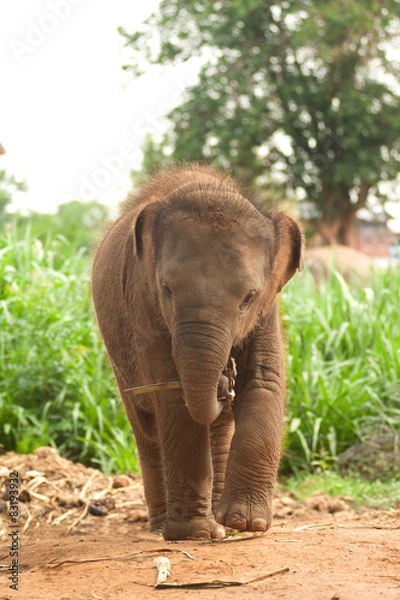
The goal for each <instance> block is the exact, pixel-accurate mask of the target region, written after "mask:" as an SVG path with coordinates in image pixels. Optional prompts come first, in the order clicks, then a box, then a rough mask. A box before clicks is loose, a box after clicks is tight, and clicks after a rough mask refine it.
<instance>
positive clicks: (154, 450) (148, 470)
mask: <svg viewBox="0 0 400 600" xmlns="http://www.w3.org/2000/svg"><path fill="white" fill-rule="evenodd" d="M121 396H122V398H123V401H124V404H125V410H126V413H127V415H128V418H129V421H130V423H131V427H132V430H133V433H134V436H135V440H136V448H137V451H138V455H139V461H140V468H141V473H142V477H143V487H144V495H145V498H146V502H147V505H148V508H149V527H150V531H161V529H162V526H163V523H164V521H165V518H166V515H167V495H166V489H165V483H164V469H163V461H162V455H161V448H160V443H159V440H158V434H157V426H156V421H155V415H154V414H152V413H149V412H145V411H143V410H142V409H141V408H140V407H139V406H137V405H136V406H135V405H134V404H133V402H132V398H131V397H130V396H129V393H126V392H122V393H121Z"/></svg>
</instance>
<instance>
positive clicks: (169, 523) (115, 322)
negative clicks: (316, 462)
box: [92, 165, 302, 539]
mask: <svg viewBox="0 0 400 600" xmlns="http://www.w3.org/2000/svg"><path fill="white" fill-rule="evenodd" d="M301 268H302V237H301V233H300V231H299V228H298V226H297V224H296V223H295V222H294V221H293V220H292V219H290V218H289V217H287V216H286V215H284V214H283V213H280V212H271V213H270V214H269V215H267V216H263V215H262V214H261V213H260V212H258V211H257V210H256V209H255V208H254V206H253V205H252V204H251V203H250V202H249V201H248V200H247V199H246V198H245V197H244V196H243V194H242V193H241V192H240V190H239V189H238V188H237V187H236V186H235V184H234V183H233V182H232V181H231V180H229V179H227V178H226V177H225V176H223V175H221V174H220V173H218V172H217V171H214V170H211V169H209V168H206V167H200V166H197V165H192V166H188V167H184V168H175V169H173V170H171V171H170V172H168V173H166V174H164V175H163V176H161V177H159V178H158V179H156V180H154V181H153V183H152V184H150V186H148V187H147V188H146V189H145V190H144V191H142V192H139V194H138V195H137V196H136V197H134V198H132V199H131V202H130V204H129V205H128V207H127V208H126V210H125V212H124V213H123V215H122V217H120V219H119V220H118V221H117V222H116V223H115V224H114V225H113V226H112V227H111V228H110V230H109V231H108V233H107V235H106V236H105V238H104V240H103V242H102V243H101V245H100V246H99V248H98V251H97V254H96V257H95V261H94V266H93V280H92V289H93V299H94V303H95V308H96V313H97V318H98V323H99V327H100V330H101V333H102V336H103V339H104V342H105V344H106V347H107V351H108V353H109V356H110V359H111V363H112V366H113V368H114V372H115V376H116V378H117V381H118V385H119V389H120V393H121V396H122V398H123V401H124V404H125V408H126V412H127V415H128V417H129V420H130V422H131V425H132V429H133V432H134V435H135V438H136V443H137V448H138V452H139V458H140V463H141V469H142V473H143V480H144V487H145V495H146V501H147V503H148V506H149V514H150V528H151V530H155V529H162V532H163V535H164V537H165V539H186V538H205V539H209V538H222V537H224V535H225V528H224V526H226V527H231V528H235V529H239V530H250V531H265V530H266V529H267V528H268V527H269V526H270V524H271V503H272V495H273V489H274V483H275V479H276V473H277V468H278V464H279V460H280V453H281V440H282V422H283V412H284V396H285V372H284V356H283V343H282V335H281V330H280V324H279V315H278V305H277V299H276V296H277V294H278V292H279V291H280V290H281V288H282V287H283V285H285V283H286V282H287V281H288V280H289V279H290V278H291V277H292V276H293V275H294V273H295V271H296V269H301ZM230 356H232V357H234V359H235V360H236V363H237V369H238V375H237V381H236V390H235V391H236V398H235V401H234V403H233V407H232V406H230V405H229V404H228V403H226V402H223V401H220V400H218V397H219V396H220V395H221V390H223V389H224V388H225V390H226V387H227V386H226V379H225V378H224V376H223V375H222V372H223V370H224V368H225V367H226V365H227V363H228V360H229V357H230ZM177 380H179V381H180V382H181V385H182V390H169V391H157V392H154V393H152V394H146V395H144V394H143V395H142V396H135V397H134V396H133V395H132V394H131V393H130V392H128V391H126V390H128V389H129V388H134V387H136V386H140V385H145V384H151V383H160V382H170V381H177Z"/></svg>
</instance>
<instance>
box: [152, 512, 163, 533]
mask: <svg viewBox="0 0 400 600" xmlns="http://www.w3.org/2000/svg"><path fill="white" fill-rule="evenodd" d="M166 518H167V515H166V513H165V512H164V513H162V514H161V515H157V516H154V517H150V519H149V531H150V533H162V528H163V525H164V523H165V520H166Z"/></svg>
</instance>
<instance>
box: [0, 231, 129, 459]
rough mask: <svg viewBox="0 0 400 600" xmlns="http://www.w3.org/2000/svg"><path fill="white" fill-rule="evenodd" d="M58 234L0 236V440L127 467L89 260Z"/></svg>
mask: <svg viewBox="0 0 400 600" xmlns="http://www.w3.org/2000/svg"><path fill="white" fill-rule="evenodd" d="M84 251H85V249H82V250H81V251H80V252H78V253H74V252H73V251H72V247H71V245H70V244H69V243H68V242H67V241H66V240H65V239H64V238H62V237H61V236H58V237H56V238H53V239H49V240H48V241H47V242H46V244H45V245H43V244H42V242H41V241H40V240H39V239H38V238H36V239H32V238H31V236H30V232H29V229H27V231H26V234H25V237H24V238H22V239H21V238H16V236H15V234H12V233H9V234H7V235H5V236H4V237H3V238H2V239H0V381H1V386H0V443H1V444H2V445H3V446H4V448H5V449H13V450H16V451H17V452H21V453H26V452H31V451H32V450H34V449H35V448H36V447H38V446H42V445H45V444H50V445H53V446H54V447H57V448H58V449H59V451H60V452H61V453H62V454H64V455H65V456H68V457H69V458H71V459H73V460H80V461H82V462H84V463H86V464H94V465H96V466H100V467H101V468H102V469H104V470H105V471H113V470H119V471H126V470H128V469H132V468H136V466H137V459H136V457H135V452H134V446H133V440H132V436H131V433H130V429H129V426H128V424H127V422H126V417H125V415H124V413H123V411H122V409H121V407H120V401H119V399H118V394H117V390H116V388H115V385H114V382H113V378H112V374H111V370H110V368H109V366H108V363H107V358H106V355H105V351H104V349H103V346H102V344H101V341H100V338H99V335H98V333H97V328H96V324H95V319H94V315H93V312H92V308H91V301H90V292H89V263H88V260H87V259H85V258H84V256H83V254H84Z"/></svg>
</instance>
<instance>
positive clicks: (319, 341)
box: [282, 271, 400, 471]
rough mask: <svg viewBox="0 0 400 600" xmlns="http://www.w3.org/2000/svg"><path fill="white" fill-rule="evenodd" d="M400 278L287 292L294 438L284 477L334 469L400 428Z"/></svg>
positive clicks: (306, 279)
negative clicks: (347, 454)
mask: <svg viewBox="0 0 400 600" xmlns="http://www.w3.org/2000/svg"><path fill="white" fill-rule="evenodd" d="M399 285H400V272H399V271H397V272H395V271H394V272H392V271H387V272H383V273H376V274H375V277H374V279H373V281H372V282H371V286H370V287H366V288H362V287H350V286H349V285H348V284H347V283H346V282H345V281H344V280H343V278H342V276H341V275H340V274H339V273H337V272H332V274H331V277H330V279H329V281H327V282H326V283H325V284H322V285H321V286H320V287H317V286H316V285H315V283H314V281H313V279H312V277H311V275H310V273H307V272H306V273H304V274H301V275H300V276H298V277H297V279H295V280H294V281H293V282H291V284H290V285H288V286H287V288H285V290H284V292H283V294H282V296H283V314H284V317H283V318H284V322H285V327H286V334H287V341H288V433H287V446H286V455H287V456H286V459H285V460H284V463H283V469H284V470H289V471H290V470H291V471H296V469H298V468H301V469H302V468H306V469H316V468H318V469H322V470H324V469H327V468H330V467H332V466H334V465H335V463H336V461H337V457H338V455H339V454H340V453H342V452H343V451H345V450H346V449H347V448H348V447H349V446H352V445H353V444H354V443H355V442H357V441H359V440H361V439H363V438H364V437H370V436H372V435H373V434H375V433H377V431H379V428H382V427H384V428H388V429H390V430H392V431H393V432H395V431H396V430H397V431H398V430H399V426H400V325H399V321H398V318H397V304H398V290H399Z"/></svg>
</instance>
